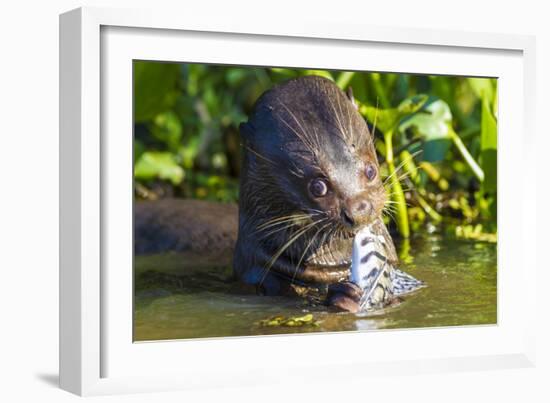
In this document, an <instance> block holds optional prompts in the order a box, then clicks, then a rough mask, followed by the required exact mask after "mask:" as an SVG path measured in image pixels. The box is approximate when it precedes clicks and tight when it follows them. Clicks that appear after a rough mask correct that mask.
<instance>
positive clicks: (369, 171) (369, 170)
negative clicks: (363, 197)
mask: <svg viewBox="0 0 550 403" xmlns="http://www.w3.org/2000/svg"><path fill="white" fill-rule="evenodd" d="M365 175H367V179H368V180H369V181H371V180H373V179H374V178H375V177H376V167H375V166H374V165H372V164H368V165H367V167H366V168H365Z"/></svg>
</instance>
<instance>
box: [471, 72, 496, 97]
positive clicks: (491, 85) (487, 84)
mask: <svg viewBox="0 0 550 403" xmlns="http://www.w3.org/2000/svg"><path fill="white" fill-rule="evenodd" d="M467 80H468V84H470V87H471V88H472V90H473V91H474V93H475V94H476V95H477V97H478V98H479V99H486V100H488V101H489V102H490V103H492V102H493V101H494V99H495V96H496V80H495V79H494V78H475V77H468V79H467Z"/></svg>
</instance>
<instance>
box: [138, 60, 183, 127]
mask: <svg viewBox="0 0 550 403" xmlns="http://www.w3.org/2000/svg"><path fill="white" fill-rule="evenodd" d="M179 74H180V68H179V66H178V65H177V64H175V63H157V62H144V61H135V62H134V121H135V123H140V122H145V121H148V120H150V119H152V118H154V117H155V116H156V115H158V114H159V113H162V112H165V111H167V110H168V109H170V108H171V107H172V106H173V105H174V104H175V102H176V99H177V97H178V94H179V91H178V88H177V87H178V80H179Z"/></svg>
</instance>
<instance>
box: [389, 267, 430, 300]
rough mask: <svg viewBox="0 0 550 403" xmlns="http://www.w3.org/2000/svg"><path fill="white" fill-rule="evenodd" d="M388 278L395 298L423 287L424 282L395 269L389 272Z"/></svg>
mask: <svg viewBox="0 0 550 403" xmlns="http://www.w3.org/2000/svg"><path fill="white" fill-rule="evenodd" d="M390 278H391V281H392V285H393V294H394V295H396V296H400V295H405V294H408V293H411V292H413V291H416V290H418V289H419V288H422V287H424V286H425V284H424V282H422V281H420V280H417V279H415V278H414V277H413V276H411V275H410V274H407V273H405V272H404V271H401V270H399V269H396V268H394V269H393V270H392V271H391V274H390Z"/></svg>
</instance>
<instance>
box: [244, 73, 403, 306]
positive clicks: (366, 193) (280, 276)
mask: <svg viewBox="0 0 550 403" xmlns="http://www.w3.org/2000/svg"><path fill="white" fill-rule="evenodd" d="M240 130H241V137H242V140H243V146H244V150H243V151H244V156H243V169H242V172H243V173H242V175H241V184H240V195H239V198H240V200H239V232H238V240H237V245H236V249H235V254H234V261H233V266H234V271H235V273H236V275H237V276H238V277H239V278H240V279H241V280H242V281H244V282H246V283H248V284H253V285H256V286H257V288H258V290H259V292H261V293H264V294H267V295H276V294H281V293H286V292H289V291H290V292H292V291H293V290H295V289H296V286H298V287H300V286H319V287H325V288H328V298H329V303H330V304H332V305H335V306H337V307H339V308H341V309H345V310H351V311H357V310H358V309H359V303H360V298H361V295H362V293H361V289H360V288H359V287H358V286H357V285H356V284H354V283H352V282H350V281H348V280H349V279H350V264H351V256H352V243H353V239H354V237H355V235H356V234H357V233H358V231H360V230H361V229H363V228H365V227H368V228H369V229H370V231H372V232H373V233H374V234H376V235H377V236H379V237H382V238H383V239H384V240H385V242H384V244H385V252H386V253H385V259H386V261H387V262H388V264H389V265H390V266H391V267H393V265H394V264H395V263H397V256H396V253H395V248H394V246H393V242H392V240H391V237H390V235H389V233H388V231H387V229H386V227H385V225H384V223H383V221H382V213H383V209H384V206H385V203H386V191H385V188H384V183H383V181H382V179H381V178H380V173H379V164H378V160H377V156H376V150H375V148H374V141H373V137H372V135H371V133H370V132H369V129H368V126H367V124H366V122H365V120H364V119H363V118H362V117H361V115H360V114H359V113H358V112H357V108H356V106H355V103H354V101H353V97H352V96H351V94H350V95H349V96H348V95H346V94H345V93H344V92H343V91H341V90H340V89H339V88H338V87H337V86H336V85H335V84H334V83H333V82H331V81H330V80H327V79H324V78H321V77H316V76H305V77H301V78H298V79H294V80H291V81H288V82H286V83H284V84H282V85H279V86H276V87H274V88H273V89H271V90H269V91H267V92H266V93H264V94H263V95H262V96H261V97H260V98H259V100H258V101H257V102H256V105H255V107H254V110H253V113H252V114H251V116H250V118H249V120H248V122H246V123H243V124H241V127H240ZM385 292H386V293H387V296H386V298H385V301H387V302H389V301H390V300H391V298H392V290H391V287H388V289H386V290H385Z"/></svg>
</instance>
